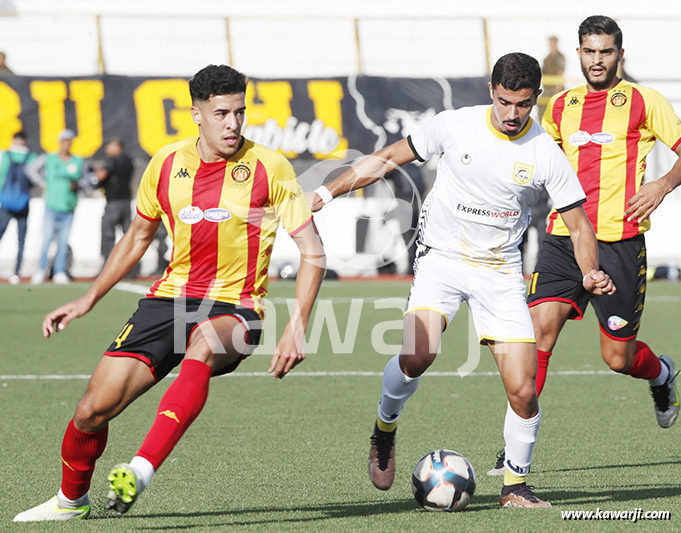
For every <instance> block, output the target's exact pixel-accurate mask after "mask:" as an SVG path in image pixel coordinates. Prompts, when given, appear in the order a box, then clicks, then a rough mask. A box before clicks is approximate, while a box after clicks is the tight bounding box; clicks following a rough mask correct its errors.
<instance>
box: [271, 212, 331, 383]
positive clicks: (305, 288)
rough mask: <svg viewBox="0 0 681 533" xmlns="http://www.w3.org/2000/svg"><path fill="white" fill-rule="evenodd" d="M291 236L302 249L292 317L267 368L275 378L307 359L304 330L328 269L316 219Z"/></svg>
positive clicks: (280, 376)
mask: <svg viewBox="0 0 681 533" xmlns="http://www.w3.org/2000/svg"><path fill="white" fill-rule="evenodd" d="M291 237H292V238H293V241H294V242H295V243H296V245H297V246H298V249H299V250H300V268H299V269H298V275H297V276H296V300H295V305H294V307H293V311H292V313H291V320H290V321H289V323H288V324H287V326H286V329H285V330H284V333H283V335H282V336H281V339H280V340H279V343H278V344H277V347H276V349H275V350H274V356H273V357H272V361H271V362H270V368H269V370H268V371H269V372H270V373H271V374H272V375H273V377H274V378H275V379H277V378H279V379H281V378H283V377H284V376H285V375H286V374H287V373H288V372H289V371H290V370H291V369H292V368H293V367H294V366H296V365H297V364H298V363H300V362H301V361H302V360H303V359H305V346H304V343H305V331H306V329H307V324H308V321H309V320H310V314H311V313H312V307H313V306H314V302H315V299H316V298H317V293H318V292H319V287H320V285H321V283H322V278H323V277H324V270H325V269H326V255H325V253H324V245H323V244H322V240H321V238H320V237H319V232H318V231H317V227H316V226H315V223H314V220H313V221H312V222H311V223H310V224H308V225H307V226H305V227H304V228H303V229H302V230H300V231H298V232H297V233H295V234H294V235H292V236H291Z"/></svg>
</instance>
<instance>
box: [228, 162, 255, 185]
mask: <svg viewBox="0 0 681 533" xmlns="http://www.w3.org/2000/svg"><path fill="white" fill-rule="evenodd" d="M250 177H251V169H250V168H248V167H247V166H246V165H237V166H235V167H234V168H233V169H232V179H233V180H234V181H235V182H237V183H244V182H246V181H247V180H248V178H250Z"/></svg>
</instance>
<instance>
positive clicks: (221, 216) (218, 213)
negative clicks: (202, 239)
mask: <svg viewBox="0 0 681 533" xmlns="http://www.w3.org/2000/svg"><path fill="white" fill-rule="evenodd" d="M203 218H205V219H206V220H207V221H208V222H224V221H225V220H229V219H230V218H232V213H231V211H230V210H229V209H224V208H222V207H213V208H211V209H206V210H205V211H204V212H203Z"/></svg>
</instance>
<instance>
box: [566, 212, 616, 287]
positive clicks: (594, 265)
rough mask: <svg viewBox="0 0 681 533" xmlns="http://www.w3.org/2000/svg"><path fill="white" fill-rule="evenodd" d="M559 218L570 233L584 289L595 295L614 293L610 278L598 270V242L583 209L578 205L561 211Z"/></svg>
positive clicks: (613, 285)
mask: <svg viewBox="0 0 681 533" xmlns="http://www.w3.org/2000/svg"><path fill="white" fill-rule="evenodd" d="M560 216H561V217H562V219H563V222H565V226H566V227H567V229H568V231H569V232H570V239H572V244H573V246H574V248H575V259H576V260H577V264H578V265H579V268H580V270H581V271H582V275H583V276H584V278H583V279H582V285H584V288H585V289H586V290H587V291H589V292H591V293H593V294H596V295H601V294H612V293H614V292H615V290H616V288H615V284H614V283H613V282H612V280H611V279H610V276H608V275H607V274H606V273H605V272H603V271H602V270H599V268H598V241H597V240H596V234H595V233H594V229H593V227H592V226H591V222H589V219H588V218H587V216H586V213H585V212H584V208H583V207H582V206H581V205H579V206H577V207H573V208H572V209H569V210H567V211H562V212H561V213H560Z"/></svg>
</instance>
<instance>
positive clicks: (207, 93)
mask: <svg viewBox="0 0 681 533" xmlns="http://www.w3.org/2000/svg"><path fill="white" fill-rule="evenodd" d="M247 83H248V79H247V78H246V76H244V75H243V74H242V73H241V72H239V71H238V70H235V69H233V68H232V67H229V66H227V65H208V66H207V67H205V68H203V69H201V70H199V71H198V72H197V73H196V74H194V77H192V79H191V80H189V94H191V97H192V102H205V101H206V100H208V99H209V98H210V97H211V96H217V95H220V94H237V93H243V92H246V85H247Z"/></svg>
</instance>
